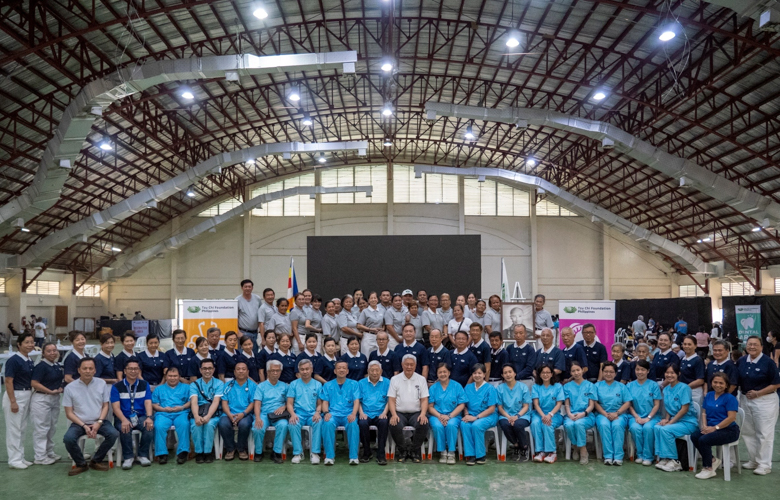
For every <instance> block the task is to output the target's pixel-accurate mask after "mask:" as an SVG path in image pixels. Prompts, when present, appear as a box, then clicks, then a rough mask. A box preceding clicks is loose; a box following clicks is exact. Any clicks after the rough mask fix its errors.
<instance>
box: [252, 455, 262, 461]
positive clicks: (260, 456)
mask: <svg viewBox="0 0 780 500" xmlns="http://www.w3.org/2000/svg"><path fill="white" fill-rule="evenodd" d="M253 461H254V462H262V461H263V454H262V453H258V454H256V455H255V458H254V459H253Z"/></svg>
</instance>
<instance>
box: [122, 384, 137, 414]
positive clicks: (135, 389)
mask: <svg viewBox="0 0 780 500" xmlns="http://www.w3.org/2000/svg"><path fill="white" fill-rule="evenodd" d="M125 387H127V393H128V394H130V411H131V412H132V413H134V414H135V393H136V391H137V390H138V381H137V380H136V381H135V383H134V384H133V392H132V393H131V392H130V386H129V385H128V384H127V379H125Z"/></svg>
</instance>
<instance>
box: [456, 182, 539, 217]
mask: <svg viewBox="0 0 780 500" xmlns="http://www.w3.org/2000/svg"><path fill="white" fill-rule="evenodd" d="M463 201H464V207H463V210H464V213H465V215H498V216H502V217H505V216H508V217H513V216H514V217H528V216H529V215H530V214H531V205H530V203H531V201H530V198H529V195H528V192H527V191H523V190H522V189H517V188H514V187H512V186H508V185H506V184H502V183H500V182H496V181H493V180H490V179H487V180H485V181H484V182H479V180H478V179H469V178H466V179H463Z"/></svg>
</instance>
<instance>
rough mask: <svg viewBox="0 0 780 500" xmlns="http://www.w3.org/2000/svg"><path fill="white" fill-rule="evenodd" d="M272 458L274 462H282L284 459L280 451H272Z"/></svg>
mask: <svg viewBox="0 0 780 500" xmlns="http://www.w3.org/2000/svg"><path fill="white" fill-rule="evenodd" d="M272 456H273V459H274V463H275V464H283V463H284V460H282V454H281V453H276V452H274V453H273V455H272Z"/></svg>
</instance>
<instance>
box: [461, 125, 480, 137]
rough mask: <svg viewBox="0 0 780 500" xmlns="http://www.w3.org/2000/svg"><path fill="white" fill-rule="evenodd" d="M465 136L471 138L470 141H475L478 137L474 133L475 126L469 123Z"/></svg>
mask: <svg viewBox="0 0 780 500" xmlns="http://www.w3.org/2000/svg"><path fill="white" fill-rule="evenodd" d="M464 137H465V138H466V139H468V140H470V141H473V140H474V139H476V138H477V136H476V135H474V127H472V126H471V125H468V126H467V127H466V134H465V135H464Z"/></svg>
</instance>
